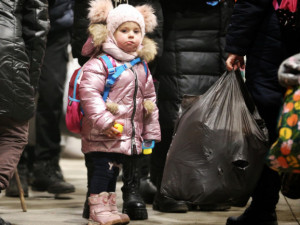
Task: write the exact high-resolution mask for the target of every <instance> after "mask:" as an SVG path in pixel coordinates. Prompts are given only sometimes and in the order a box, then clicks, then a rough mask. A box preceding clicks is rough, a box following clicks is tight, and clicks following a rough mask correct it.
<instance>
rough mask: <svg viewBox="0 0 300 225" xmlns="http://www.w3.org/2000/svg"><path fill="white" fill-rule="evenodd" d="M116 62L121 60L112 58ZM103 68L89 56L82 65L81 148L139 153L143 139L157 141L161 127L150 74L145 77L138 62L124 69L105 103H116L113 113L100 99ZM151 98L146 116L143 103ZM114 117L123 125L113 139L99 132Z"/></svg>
mask: <svg viewBox="0 0 300 225" xmlns="http://www.w3.org/2000/svg"><path fill="white" fill-rule="evenodd" d="M115 62H116V65H117V66H119V65H122V64H124V62H122V61H118V60H115ZM106 77H107V72H106V69H105V67H104V65H103V63H102V61H101V60H99V59H98V58H91V59H90V60H89V61H88V62H87V63H86V64H85V65H84V67H83V77H82V79H81V83H80V87H79V97H80V103H81V106H82V108H83V111H84V117H83V121H82V130H81V137H82V151H83V153H88V152H97V151H100V152H114V153H122V154H126V155H132V154H140V153H141V151H142V142H143V140H155V141H156V142H158V141H160V138H161V137H160V126H159V121H158V109H157V107H156V104H155V102H156V94H155V89H154V85H153V79H152V75H151V74H150V71H149V70H148V75H147V76H146V74H145V70H144V65H143V64H142V63H139V64H137V65H135V66H133V67H132V68H131V69H127V70H125V71H124V72H123V73H122V74H121V75H120V76H119V78H118V79H117V80H116V82H115V84H114V85H113V86H112V87H111V89H110V92H109V96H108V98H107V103H111V102H112V103H116V104H117V105H118V112H117V113H116V114H114V115H113V114H112V113H111V112H110V111H108V110H107V107H106V103H105V102H104V101H103V99H102V96H101V94H103V91H104V86H105V81H106ZM146 100H150V101H151V102H153V103H154V104H153V105H154V106H155V108H154V111H153V112H152V113H151V114H148V115H146V110H145V108H144V102H145V101H146ZM115 120H117V121H119V122H122V123H123V124H124V130H123V133H122V136H121V137H119V138H117V139H115V138H109V137H107V136H106V135H103V134H102V132H103V131H104V130H105V129H107V128H109V127H110V126H111V125H112V124H113V122H114V121H115Z"/></svg>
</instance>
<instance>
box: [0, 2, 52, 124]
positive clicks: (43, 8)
mask: <svg viewBox="0 0 300 225" xmlns="http://www.w3.org/2000/svg"><path fill="white" fill-rule="evenodd" d="M0 21H1V22H0V30H1V32H0V62H1V69H0V116H5V117H10V118H12V119H14V120H17V121H26V120H29V119H30V118H31V117H32V116H33V113H34V109H35V108H34V92H35V91H34V88H35V87H36V86H37V84H38V79H39V75H40V69H41V63H42V60H43V56H44V51H45V43H46V35H47V32H48V30H49V20H48V4H47V0H11V1H0Z"/></svg>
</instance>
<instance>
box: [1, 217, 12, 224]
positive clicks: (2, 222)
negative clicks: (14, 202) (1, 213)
mask: <svg viewBox="0 0 300 225" xmlns="http://www.w3.org/2000/svg"><path fill="white" fill-rule="evenodd" d="M0 225H11V223H10V222H7V221H4V220H3V219H2V218H1V217H0Z"/></svg>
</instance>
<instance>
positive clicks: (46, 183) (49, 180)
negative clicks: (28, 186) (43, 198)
mask: <svg viewBox="0 0 300 225" xmlns="http://www.w3.org/2000/svg"><path fill="white" fill-rule="evenodd" d="M33 175H34V178H33V182H32V190H34V191H47V192H49V193H51V194H68V193H72V192H74V191H75V187H74V185H72V184H70V183H67V182H66V181H65V180H64V177H63V174H62V171H61V168H60V166H59V165H58V162H57V161H55V160H51V161H40V162H37V163H36V164H35V165H34V170H33Z"/></svg>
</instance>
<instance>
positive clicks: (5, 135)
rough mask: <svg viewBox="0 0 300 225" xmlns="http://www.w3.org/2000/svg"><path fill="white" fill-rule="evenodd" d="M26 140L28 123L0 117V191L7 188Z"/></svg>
mask: <svg viewBox="0 0 300 225" xmlns="http://www.w3.org/2000/svg"><path fill="white" fill-rule="evenodd" d="M27 140H28V121H26V122H16V121H14V120H12V119H10V118H7V117H0V190H4V189H6V188H7V186H8V184H9V180H10V179H11V177H12V176H13V174H14V171H15V169H16V167H17V164H18V162H19V160H20V157H21V154H22V152H23V150H24V147H25V145H26V144H27Z"/></svg>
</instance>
